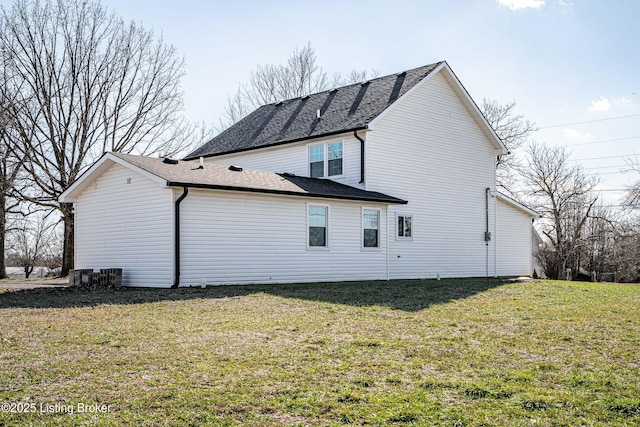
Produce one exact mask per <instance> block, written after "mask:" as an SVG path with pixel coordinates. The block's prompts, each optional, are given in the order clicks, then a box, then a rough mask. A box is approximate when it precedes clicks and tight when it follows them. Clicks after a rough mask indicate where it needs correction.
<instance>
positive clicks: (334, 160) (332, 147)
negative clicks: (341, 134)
mask: <svg viewBox="0 0 640 427" xmlns="http://www.w3.org/2000/svg"><path fill="white" fill-rule="evenodd" d="M327 158H328V159H329V171H328V172H329V173H328V174H327V175H328V176H335V175H342V141H339V142H332V143H329V144H327Z"/></svg>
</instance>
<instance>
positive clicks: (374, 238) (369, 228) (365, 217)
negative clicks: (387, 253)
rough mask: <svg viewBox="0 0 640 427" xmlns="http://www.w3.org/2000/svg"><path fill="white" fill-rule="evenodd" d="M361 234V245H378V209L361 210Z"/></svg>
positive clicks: (373, 246) (374, 246) (371, 246)
mask: <svg viewBox="0 0 640 427" xmlns="http://www.w3.org/2000/svg"><path fill="white" fill-rule="evenodd" d="M362 236H363V241H362V246H363V247H365V248H379V247H380V211H379V210H378V209H363V210H362Z"/></svg>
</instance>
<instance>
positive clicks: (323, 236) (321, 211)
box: [308, 206, 329, 248]
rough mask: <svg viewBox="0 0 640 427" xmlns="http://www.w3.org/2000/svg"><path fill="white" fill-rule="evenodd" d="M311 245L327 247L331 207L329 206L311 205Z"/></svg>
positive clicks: (313, 246) (309, 221)
mask: <svg viewBox="0 0 640 427" xmlns="http://www.w3.org/2000/svg"><path fill="white" fill-rule="evenodd" d="M308 215H309V220H308V223H309V247H310V248H326V247H327V246H328V245H327V240H328V239H327V237H328V233H327V231H328V224H329V222H328V218H329V208H328V207H327V206H309V214H308Z"/></svg>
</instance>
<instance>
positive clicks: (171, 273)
mask: <svg viewBox="0 0 640 427" xmlns="http://www.w3.org/2000/svg"><path fill="white" fill-rule="evenodd" d="M507 154H508V153H507V150H506V148H505V146H504V145H503V144H502V142H501V141H500V139H499V138H498V137H497V135H496V134H495V133H494V131H493V130H492V129H491V127H490V126H489V125H488V123H487V122H486V120H485V119H484V117H483V116H482V114H481V113H480V111H479V110H478V108H477V106H476V104H475V103H474V102H473V100H472V99H471V98H470V96H469V94H468V93H467V91H466V90H465V89H464V87H463V86H462V84H461V83H460V82H459V80H458V79H457V77H456V76H455V75H454V73H453V72H452V71H451V69H450V68H449V66H448V65H447V63H445V62H439V63H435V64H431V65H427V66H424V67H419V68H416V69H412V70H408V71H405V72H402V73H399V74H394V75H389V76H384V77H380V78H376V79H373V80H370V81H367V82H363V83H358V84H353V85H349V86H345V87H341V88H337V89H333V90H330V91H326V92H321V93H316V94H312V95H309V96H305V97H301V98H296V99H291V100H286V101H283V102H279V103H276V104H269V105H265V106H262V107H260V108H258V109H257V110H256V111H254V112H253V113H251V114H250V115H248V116H247V117H246V118H244V119H243V120H241V121H240V122H238V123H237V124H235V125H233V126H232V127H230V128H229V129H227V130H226V131H224V132H222V133H221V134H220V135H218V136H217V137H215V138H213V139H212V140H211V141H209V142H208V143H206V144H205V145H203V146H202V147H200V148H198V149H196V150H195V151H193V152H192V153H190V154H189V155H188V156H187V157H186V158H185V159H183V160H180V161H169V160H166V159H164V160H163V159H155V158H147V157H138V156H131V155H123V154H116V153H108V154H106V155H104V156H103V157H102V158H101V159H100V160H99V161H98V162H96V163H95V164H94V165H93V166H92V167H91V168H90V169H89V170H88V171H87V172H86V173H85V174H83V175H82V176H81V177H80V179H78V180H77V181H76V182H75V183H74V184H73V185H72V186H71V187H69V189H67V190H66V191H65V192H64V193H63V194H62V195H61V197H60V200H61V201H63V202H73V203H74V206H75V221H76V223H75V231H76V240H75V264H76V265H75V267H76V268H94V269H98V268H122V269H123V283H124V284H125V285H128V286H161V287H169V286H189V285H202V284H207V285H211V284H216V285H217V284H247V283H283V282H321V281H342V280H388V279H396V278H446V277H485V276H489V277H496V276H522V275H527V276H528V275H531V274H532V271H533V270H532V269H533V262H532V254H531V241H532V225H531V223H532V219H533V218H534V217H535V216H536V213H535V212H533V211H531V210H529V209H528V208H526V207H525V206H522V205H520V204H518V203H517V202H515V201H512V200H510V199H508V198H507V197H505V196H503V195H501V194H500V193H498V192H497V191H496V188H495V165H496V159H497V156H502V155H507Z"/></svg>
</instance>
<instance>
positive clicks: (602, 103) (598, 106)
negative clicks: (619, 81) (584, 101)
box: [589, 96, 611, 112]
mask: <svg viewBox="0 0 640 427" xmlns="http://www.w3.org/2000/svg"><path fill="white" fill-rule="evenodd" d="M609 108H611V102H609V100H608V99H607V98H605V97H604V96H601V97H600V99H598V100H596V101H591V107H589V111H591V112H595V111H607V110H608V109H609Z"/></svg>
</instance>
